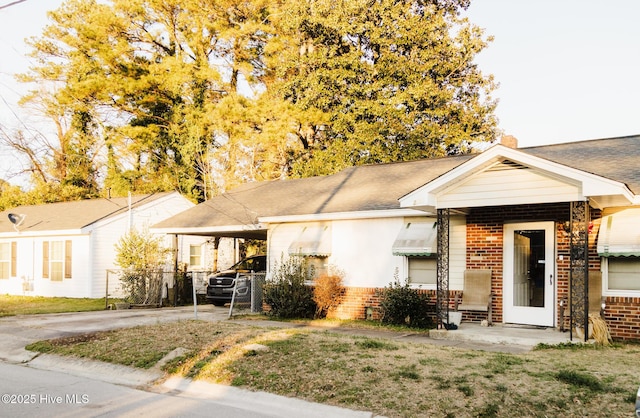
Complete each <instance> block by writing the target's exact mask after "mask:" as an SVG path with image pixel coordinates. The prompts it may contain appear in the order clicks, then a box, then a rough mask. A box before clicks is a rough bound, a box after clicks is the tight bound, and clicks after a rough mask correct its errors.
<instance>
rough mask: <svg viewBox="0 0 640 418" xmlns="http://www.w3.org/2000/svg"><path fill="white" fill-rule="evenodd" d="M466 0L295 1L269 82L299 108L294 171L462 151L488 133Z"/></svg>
mask: <svg viewBox="0 0 640 418" xmlns="http://www.w3.org/2000/svg"><path fill="white" fill-rule="evenodd" d="M466 6H468V1H460V2H457V1H433V2H428V1H415V0H414V1H397V0H373V1H369V0H366V1H365V0H352V1H348V2H341V3H340V7H336V3H335V1H334V0H312V1H308V2H296V1H292V2H291V3H290V4H288V13H286V14H283V15H282V17H281V18H280V19H279V20H278V21H276V22H275V24H276V25H277V30H276V32H277V33H279V34H285V36H283V37H282V38H283V39H286V40H287V42H284V41H282V42H280V43H279V45H278V48H277V49H276V51H277V53H274V54H272V55H271V56H270V57H269V60H268V68H269V69H270V71H271V74H270V78H269V84H268V88H270V89H272V90H273V91H274V92H276V93H277V95H278V96H279V97H280V98H281V99H283V100H286V101H288V102H290V103H292V104H293V106H294V107H295V109H296V110H297V111H298V113H297V114H296V116H297V118H298V119H297V120H298V123H297V127H298V128H297V130H296V131H295V135H296V136H297V138H298V139H299V141H300V143H301V144H302V151H301V152H298V153H296V154H295V155H294V162H293V173H294V174H295V175H298V176H309V175H317V174H329V173H333V172H335V171H337V170H340V169H342V168H344V167H346V166H351V165H357V164H365V163H380V162H392V161H407V160H414V159H418V158H425V157H438V156H443V155H449V154H457V153H466V152H469V150H470V146H471V144H472V143H473V142H476V141H488V140H492V139H493V138H494V137H495V127H496V120H495V118H494V116H493V110H494V108H495V102H494V101H492V100H491V99H490V93H491V91H492V89H493V88H494V87H495V86H494V83H493V80H492V77H485V76H483V75H482V74H481V73H480V71H479V70H478V69H477V67H476V65H475V64H474V63H473V58H474V57H475V55H476V54H477V53H478V52H480V51H481V50H482V49H483V48H484V47H485V46H486V41H485V40H483V38H482V31H481V30H480V29H479V28H477V27H475V26H473V25H472V24H470V23H469V22H468V21H467V20H466V19H462V18H460V17H459V16H458V11H459V10H460V9H461V8H464V7H466Z"/></svg>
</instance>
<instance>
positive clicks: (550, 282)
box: [549, 274, 553, 286]
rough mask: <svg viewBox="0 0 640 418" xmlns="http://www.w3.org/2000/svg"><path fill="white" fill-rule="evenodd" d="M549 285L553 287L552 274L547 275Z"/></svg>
mask: <svg viewBox="0 0 640 418" xmlns="http://www.w3.org/2000/svg"><path fill="white" fill-rule="evenodd" d="M549 284H550V285H551V286H553V274H550V275H549Z"/></svg>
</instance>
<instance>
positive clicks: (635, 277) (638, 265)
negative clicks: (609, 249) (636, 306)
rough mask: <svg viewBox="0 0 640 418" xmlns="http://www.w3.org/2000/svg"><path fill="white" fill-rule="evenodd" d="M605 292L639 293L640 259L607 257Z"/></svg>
mask: <svg viewBox="0 0 640 418" xmlns="http://www.w3.org/2000/svg"><path fill="white" fill-rule="evenodd" d="M605 260H607V261H606V265H607V290H611V291H633V292H640V257H609V258H605Z"/></svg>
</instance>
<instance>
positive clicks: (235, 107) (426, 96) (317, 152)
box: [12, 0, 496, 201]
mask: <svg viewBox="0 0 640 418" xmlns="http://www.w3.org/2000/svg"><path fill="white" fill-rule="evenodd" d="M468 4H469V0H367V1H365V0H349V1H342V2H340V4H339V7H336V2H335V0H309V1H305V2H300V1H296V0H278V1H270V0H220V1H216V2H211V1H205V0H181V1H178V0H111V1H97V0H68V1H66V2H65V3H64V4H63V5H62V6H61V7H60V8H59V9H58V10H56V11H54V12H51V13H50V19H51V24H50V25H49V26H47V27H46V28H45V30H44V32H43V34H42V36H41V37H39V38H34V39H32V40H31V41H30V45H31V47H32V51H33V53H32V56H33V58H34V59H35V63H36V64H35V65H34V66H33V68H32V69H31V72H30V73H29V74H27V75H25V76H24V77H23V81H26V82H35V83H36V85H38V86H39V87H40V88H39V89H37V90H35V91H34V92H33V94H32V95H30V96H29V97H27V99H26V100H27V102H29V103H32V104H39V105H40V106H39V107H40V109H42V111H43V115H45V116H46V117H48V118H49V119H51V120H53V121H54V122H55V123H57V125H56V126H58V130H57V131H58V135H57V138H55V140H51V139H49V138H47V139H42V141H40V144H38V141H34V140H33V139H31V138H29V139H28V140H25V139H24V138H25V136H24V135H22V137H21V136H20V134H17V135H14V136H13V138H14V141H13V142H12V144H13V145H14V148H15V149H18V150H20V151H21V152H23V153H24V155H25V156H27V158H28V159H29V161H30V162H31V163H32V164H31V166H30V169H31V170H32V172H33V179H34V182H35V183H37V184H42V185H43V186H42V187H45V186H46V187H48V188H49V189H51V184H60V185H61V187H63V188H64V190H65V191H64V193H61V194H60V195H62V196H68V197H69V198H71V197H72V196H79V197H82V196H81V194H82V193H80V190H84V191H86V192H85V195H84V196H85V197H89V196H92V195H95V194H96V193H97V192H99V191H100V188H103V189H109V190H111V191H112V192H113V194H114V195H124V194H126V193H127V192H129V191H133V192H154V191H164V190H178V191H180V192H182V193H183V194H185V195H187V196H190V197H191V198H192V199H193V200H195V201H202V200H204V199H207V198H209V197H211V196H212V195H214V194H217V193H220V192H222V191H224V190H227V189H229V188H231V187H233V186H235V185H237V184H239V183H244V182H247V181H253V180H269V179H276V178H282V177H287V176H310V175H317V174H329V173H333V172H336V171H338V170H340V169H342V168H344V167H346V166H351V165H357V164H365V163H379V162H391V161H406V160H413V159H417V158H425V157H436V156H442V155H448V154H456V153H465V152H469V149H470V146H471V144H472V143H474V142H476V141H486V140H491V139H493V137H494V134H495V132H494V130H495V125H496V121H495V118H494V116H493V110H494V107H495V102H494V101H493V100H492V99H491V97H490V93H491V91H492V89H493V88H494V84H493V81H492V78H491V77H486V76H484V75H482V74H481V72H480V71H479V70H478V69H477V68H476V66H475V65H474V64H473V58H474V57H475V55H476V54H477V53H478V52H480V51H481V50H482V49H483V48H484V47H485V46H486V40H484V39H483V34H482V31H481V30H480V29H478V28H477V27H475V26H473V25H472V24H471V23H469V22H468V21H467V20H465V19H462V18H460V17H459V11H460V10H462V9H464V8H466V7H467V6H468ZM43 150H48V151H46V152H44V151H43ZM103 193H104V190H103Z"/></svg>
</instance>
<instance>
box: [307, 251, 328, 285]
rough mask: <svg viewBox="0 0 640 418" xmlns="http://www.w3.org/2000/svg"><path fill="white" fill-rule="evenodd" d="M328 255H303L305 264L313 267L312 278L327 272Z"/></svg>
mask: <svg viewBox="0 0 640 418" xmlns="http://www.w3.org/2000/svg"><path fill="white" fill-rule="evenodd" d="M327 259H328V257H312V256H309V257H305V260H306V262H307V266H308V267H310V268H312V269H313V279H314V280H315V279H317V278H318V277H320V276H322V275H323V274H328V273H329V266H328V263H327Z"/></svg>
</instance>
